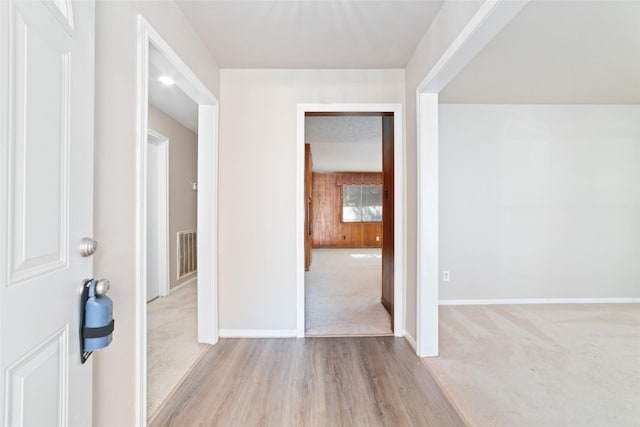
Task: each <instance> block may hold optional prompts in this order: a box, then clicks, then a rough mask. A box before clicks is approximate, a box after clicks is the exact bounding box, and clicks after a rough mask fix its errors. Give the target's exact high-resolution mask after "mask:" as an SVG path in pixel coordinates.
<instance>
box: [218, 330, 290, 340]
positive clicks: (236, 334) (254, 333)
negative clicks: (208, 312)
mask: <svg viewBox="0 0 640 427" xmlns="http://www.w3.org/2000/svg"><path fill="white" fill-rule="evenodd" d="M296 332H297V331H296V330H295V329H220V337H221V338H295V337H296Z"/></svg>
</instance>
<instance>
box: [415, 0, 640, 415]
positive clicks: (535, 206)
mask: <svg viewBox="0 0 640 427" xmlns="http://www.w3.org/2000/svg"><path fill="white" fill-rule="evenodd" d="M634 11H635V12H634ZM634 13H635V15H634ZM638 22H640V21H638V12H637V5H634V4H629V3H626V4H622V3H617V4H609V3H607V4H605V3H589V4H583V3H562V4H559V3H547V2H530V3H529V4H528V5H527V6H525V7H524V9H523V10H522V11H521V12H520V13H519V14H518V16H516V17H515V18H514V19H513V20H512V21H511V22H510V23H509V24H508V25H507V26H506V27H505V28H504V29H503V31H502V32H501V33H500V34H498V35H497V36H496V37H495V38H494V39H493V40H492V41H491V42H490V43H489V44H488V45H487V46H486V47H485V48H484V49H483V51H482V52H480V53H479V54H478V55H477V56H476V57H475V58H474V59H473V60H472V61H471V62H470V63H469V64H468V65H467V66H466V67H465V68H464V69H463V70H462V71H461V72H460V73H459V74H458V75H457V76H456V77H455V78H454V79H453V80H452V81H451V82H450V83H449V84H448V85H447V86H446V87H445V88H444V89H443V90H442V91H441V92H440V94H439V103H440V105H439V133H440V141H439V142H440V158H439V163H440V272H441V277H440V305H441V306H440V354H439V357H436V358H425V359H423V362H424V363H425V365H426V366H427V367H428V369H429V370H430V372H431V373H433V374H434V377H435V379H436V380H437V381H438V383H439V384H440V385H441V387H442V388H443V391H444V392H445V393H446V394H447V395H448V396H449V397H450V399H451V400H452V401H453V402H455V404H456V407H457V408H458V410H459V411H460V413H461V414H462V415H463V417H464V418H465V420H466V421H467V422H468V423H469V424H470V425H478V426H480V425H502V426H507V425H537V426H560V425H593V426H597V425H619V426H627V425H628V426H630V425H633V424H634V423H636V422H637V420H638V418H637V416H638V412H637V410H635V409H632V408H634V407H635V406H636V403H637V398H638V393H637V387H638V384H639V383H638V381H639V379H640V378H639V377H638V376H637V373H638V370H637V362H638V360H639V359H638V357H639V356H640V349H639V347H638V345H637V342H636V343H635V344H632V343H631V341H630V340H633V339H637V338H632V337H637V335H636V334H637V324H638V323H637V322H638V319H639V311H638V306H637V304H630V303H626V304H625V303H624V302H627V301H628V300H625V299H624V298H620V297H623V296H625V295H632V294H633V293H634V292H637V290H638V289H640V288H639V283H640V282H639V281H638V268H637V259H640V258H638V257H639V256H640V252H638V244H637V242H638V239H639V238H640V228H639V227H638V221H637V220H636V219H635V218H634V216H635V215H636V213H637V208H638V206H639V204H638V203H639V202H640V192H639V189H640V187H639V185H640V167H639V166H640V145H639V144H638V143H639V142H640V109H639V107H638V105H637V101H635V100H634V99H636V98H634V96H635V95H632V94H633V93H637V92H636V91H637V89H638V87H639V86H638V76H635V75H632V74H631V70H633V69H637V64H638V59H637V55H635V57H634V55H629V53H630V52H632V51H633V50H634V49H636V48H637V43H638V37H637V34H638V25H637V24H638ZM595 26H599V27H600V30H599V31H596V32H594V31H593V28H594V27H595ZM542 27H543V28H544V32H543V33H537V34H536V35H535V37H533V36H532V34H533V33H534V31H535V30H534V29H535V28H542ZM634 28H635V29H634ZM634 32H635V34H636V36H635V37H631V35H632V34H634ZM594 51H598V52H601V54H598V55H597V58H596V57H594ZM632 88H635V89H632ZM634 104H635V105H634ZM632 212H636V213H632ZM634 290H635V291H634ZM577 295H590V296H592V297H596V298H599V299H595V300H594V299H581V298H575V297H576V296H577ZM559 302H561V303H562V304H557V303H559ZM593 302H599V304H593ZM634 388H635V391H634Z"/></svg>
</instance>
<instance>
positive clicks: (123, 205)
mask: <svg viewBox="0 0 640 427" xmlns="http://www.w3.org/2000/svg"><path fill="white" fill-rule="evenodd" d="M138 14H142V15H143V16H144V18H145V19H146V20H147V21H148V22H149V23H150V24H151V25H152V26H153V27H154V28H155V29H156V30H157V31H158V32H159V33H160V35H161V36H162V37H163V38H164V39H165V40H166V41H167V42H168V43H169V45H170V46H171V47H172V49H173V50H174V51H176V52H177V53H178V55H180V57H181V58H182V60H183V61H184V62H185V63H186V64H187V65H188V66H189V67H190V68H191V70H192V71H193V72H194V73H195V74H196V75H197V76H198V78H199V79H200V80H201V81H202V82H203V83H204V84H205V85H207V87H208V88H209V90H210V91H211V92H213V93H214V94H215V95H217V94H218V93H219V69H218V66H217V65H216V63H215V61H214V60H213V59H212V58H211V55H210V53H209V51H208V50H207V49H206V48H205V47H204V45H203V43H202V41H201V40H200V38H199V37H198V36H197V35H196V34H195V32H194V31H193V30H192V27H191V25H190V24H189V22H188V21H187V19H186V18H185V17H184V16H183V15H182V12H181V11H180V9H179V8H178V7H177V6H176V5H175V3H173V2H132V1H126V2H125V1H123V2H105V1H100V2H97V3H96V58H95V59H96V78H95V82H96V91H95V101H96V108H95V154H94V155H95V183H94V189H95V191H94V194H95V201H94V213H95V216H94V233H95V235H94V237H95V238H96V240H98V242H99V245H100V249H99V250H98V252H96V254H95V255H94V258H95V259H94V274H95V277H105V278H108V279H109V280H110V281H111V290H110V292H109V297H111V299H112V300H113V303H114V307H113V308H114V318H115V319H116V323H117V326H116V329H115V332H114V337H113V343H112V344H111V345H110V346H109V347H108V348H106V349H104V350H101V351H100V352H97V353H96V354H94V355H93V356H92V359H93V365H94V393H93V402H94V406H93V408H94V411H93V415H94V419H93V425H94V426H98V427H99V426H105V427H107V426H133V425H136V424H137V422H138V414H137V411H138V393H139V391H138V389H137V386H138V384H137V382H138V381H137V380H138V379H139V378H140V373H139V372H137V366H138V363H137V357H138V348H139V339H140V337H139V336H138V335H137V329H136V317H137V309H138V306H139V304H138V303H137V301H136V289H135V283H136V265H135V263H136V243H135V242H136V194H135V192H136V132H137V124H136V117H137V114H136V94H137V87H136V69H137V35H138V30H137V21H136V20H137V15H138Z"/></svg>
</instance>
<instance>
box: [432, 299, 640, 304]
mask: <svg viewBox="0 0 640 427" xmlns="http://www.w3.org/2000/svg"><path fill="white" fill-rule="evenodd" d="M639 302H640V298H528V299H527V298H525V299H450V300H440V301H439V302H438V304H439V305H500V304H509V305H519V304H631V303H639Z"/></svg>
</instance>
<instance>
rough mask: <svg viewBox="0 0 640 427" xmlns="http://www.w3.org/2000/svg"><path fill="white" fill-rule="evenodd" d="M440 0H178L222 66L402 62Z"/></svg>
mask: <svg viewBox="0 0 640 427" xmlns="http://www.w3.org/2000/svg"><path fill="white" fill-rule="evenodd" d="M442 3H443V1H442V0H342V1H331V0H329V1H327V0H304V1H301V0H259V1H239V0H218V1H191V0H180V1H178V5H179V6H180V8H181V9H182V11H183V13H184V14H185V16H186V17H187V18H188V19H189V21H191V23H192V24H193V26H194V28H195V30H196V32H197V33H198V34H199V35H200V38H201V39H202V40H203V41H204V43H205V44H206V45H207V47H208V48H209V50H210V51H211V53H212V55H213V57H214V58H215V59H216V61H217V62H218V64H219V65H220V67H221V68H404V67H405V66H406V64H407V62H408V61H409V59H410V58H411V55H413V52H414V51H415V48H416V46H417V45H418V43H419V42H420V40H421V39H422V37H423V36H424V33H425V32H426V30H427V29H428V28H429V25H430V24H431V21H432V20H433V18H434V17H435V15H436V14H437V12H438V10H439V9H440V7H441V6H442Z"/></svg>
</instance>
